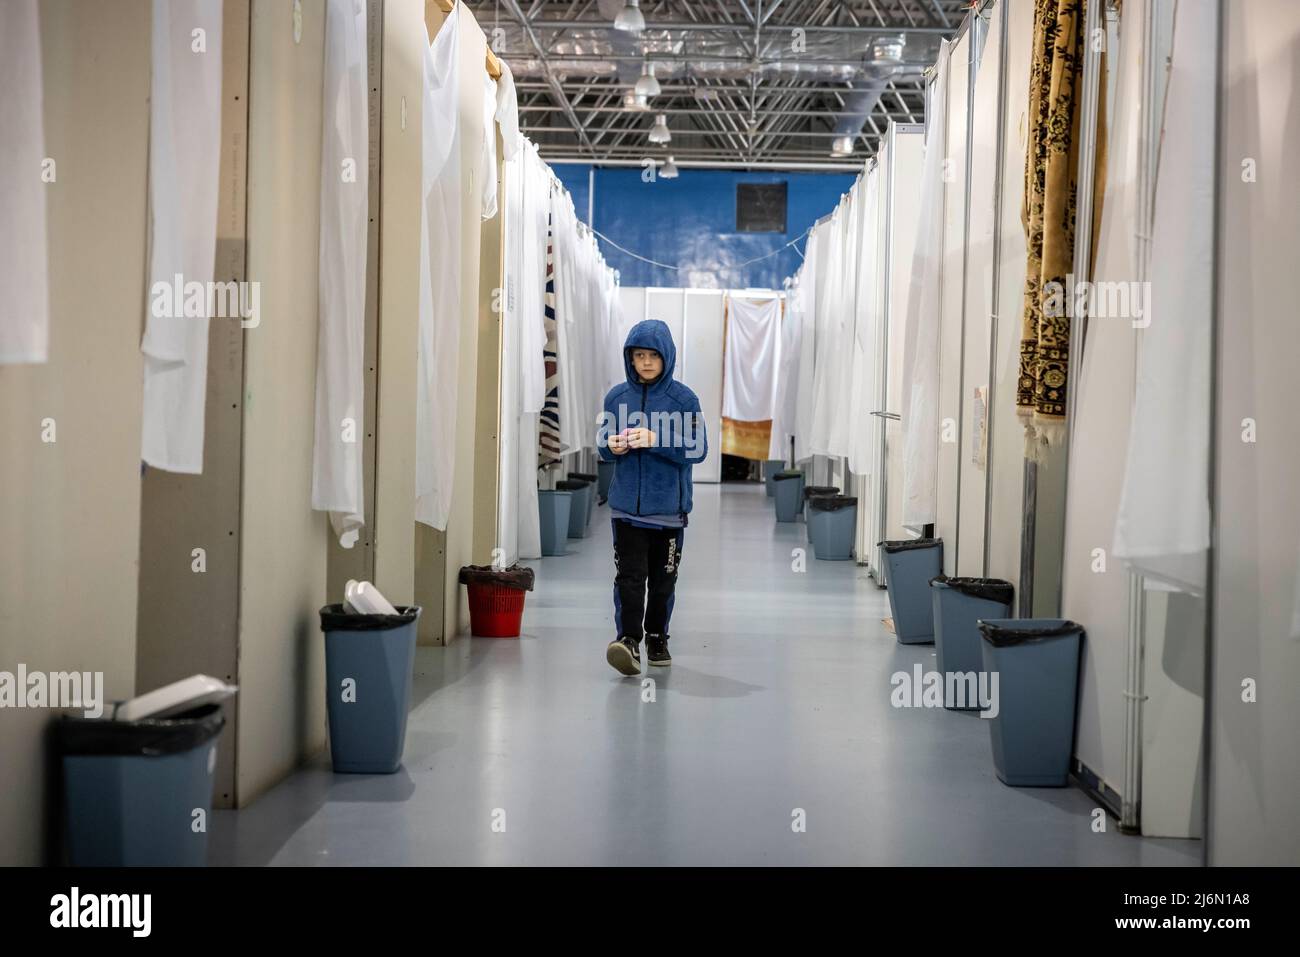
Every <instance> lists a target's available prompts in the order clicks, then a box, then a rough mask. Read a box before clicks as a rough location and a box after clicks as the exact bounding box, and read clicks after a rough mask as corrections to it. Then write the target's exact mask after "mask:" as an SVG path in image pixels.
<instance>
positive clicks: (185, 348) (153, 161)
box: [140, 0, 242, 474]
mask: <svg viewBox="0 0 1300 957" xmlns="http://www.w3.org/2000/svg"><path fill="white" fill-rule="evenodd" d="M221 16H222V3H221V0H154V3H153V37H152V43H151V63H152V69H153V75H152V80H151V82H150V99H149V212H150V237H149V241H150V249H149V297H148V304H147V306H146V318H145V329H144V339H143V341H142V342H141V344H140V349H141V351H142V352H143V353H144V410H143V429H142V436H141V457H142V458H143V459H144V461H145V462H146V463H147V464H149V465H151V466H153V467H154V468H159V469H166V470H167V471H169V472H182V473H187V474H198V473H200V472H202V471H203V424H204V423H203V414H204V406H205V404H206V400H207V384H208V318H209V314H210V309H211V306H212V301H211V298H210V297H209V296H208V290H209V288H210V283H211V282H212V279H213V273H214V270H215V266H216V248H217V202H218V193H219V191H220V172H221ZM200 29H201V30H203V31H204V33H203V34H202V35H201V37H202V40H201V42H202V44H203V46H204V52H201V53H200V52H197V51H196V50H195V49H194V46H193V45H194V44H197V43H199V42H200V40H198V39H196V38H195V37H194V36H193V34H192V32H193V31H195V30H200ZM191 283H198V284H199V286H197V287H191V286H190V284H191ZM177 286H179V287H180V292H179V293H178V290H177ZM187 287H188V288H190V289H193V290H195V291H197V290H198V289H202V290H203V293H202V295H201V296H198V295H194V296H191V295H189V294H186V293H185V290H186V289H187ZM241 298H242V297H241ZM200 301H201V302H202V305H201V306H198V303H199V302H200ZM186 306H188V307H189V308H186ZM187 313H188V314H187ZM238 318H239V317H231V318H227V319H223V320H221V321H223V322H231V321H238Z"/></svg>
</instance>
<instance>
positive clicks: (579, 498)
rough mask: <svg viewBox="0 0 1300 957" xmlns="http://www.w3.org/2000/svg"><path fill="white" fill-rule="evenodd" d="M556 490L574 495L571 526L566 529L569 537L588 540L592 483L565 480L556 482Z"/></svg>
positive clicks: (571, 506) (570, 508) (570, 507)
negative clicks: (588, 511)
mask: <svg viewBox="0 0 1300 957" xmlns="http://www.w3.org/2000/svg"><path fill="white" fill-rule="evenodd" d="M555 488H556V489H557V490H558V491H561V492H572V493H573V500H572V503H571V504H570V505H569V524H568V526H567V528H566V533H567V535H568V537H569V538H586V537H587V510H588V509H589V508H590V507H591V504H590V503H591V493H592V491H593V489H592V485H591V483H590V482H583V481H581V480H579V479H564V480H562V481H559V482H556V483H555Z"/></svg>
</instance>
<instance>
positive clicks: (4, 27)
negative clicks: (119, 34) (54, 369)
mask: <svg viewBox="0 0 1300 957" xmlns="http://www.w3.org/2000/svg"><path fill="white" fill-rule="evenodd" d="M41 90H42V84H41V30H40V13H39V11H38V9H37V0H6V3H5V4H4V5H3V6H2V7H0V130H2V131H3V133H2V134H0V135H3V138H4V139H3V147H2V148H0V223H3V224H4V228H3V229H0V289H3V290H4V295H3V297H0V365H4V364H6V363H18V362H45V361H47V360H48V359H49V341H50V333H49V312H50V308H49V256H48V253H47V251H46V248H45V236H46V216H45V191H46V190H47V189H54V188H56V187H54V186H52V185H50V184H48V183H46V182H45V181H44V179H43V175H42V174H43V172H44V171H43V170H42V168H41V164H42V162H43V160H44V159H45V128H44V121H43V119H42V115H41V109H42V102H43V98H42V94H41Z"/></svg>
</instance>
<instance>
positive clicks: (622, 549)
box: [613, 518, 686, 641]
mask: <svg viewBox="0 0 1300 957" xmlns="http://www.w3.org/2000/svg"><path fill="white" fill-rule="evenodd" d="M613 525H614V569H615V574H614V628H615V629H616V630H617V632H618V634H617V635H616V636H615V637H617V638H635V639H636V640H637V641H640V640H641V639H642V638H643V637H645V636H646V635H666V634H668V621H669V619H670V618H672V615H673V597H674V592H675V590H676V588H677V569H678V567H679V566H680V565H681V560H682V541H683V539H684V538H685V535H686V530H685V529H684V528H640V527H639V526H636V525H633V524H631V523H630V522H624V521H621V520H619V519H617V518H616V519H614V520H613Z"/></svg>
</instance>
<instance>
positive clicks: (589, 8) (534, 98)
mask: <svg viewBox="0 0 1300 957" xmlns="http://www.w3.org/2000/svg"><path fill="white" fill-rule="evenodd" d="M461 2H463V3H466V4H467V6H469V7H470V8H471V9H472V10H473V12H474V13H475V15H476V16H478V17H479V19H480V20H481V21H483V22H484V23H489V22H490V23H491V24H492V26H493V34H494V42H493V49H494V51H495V52H496V53H497V55H498V56H499V57H501V58H502V59H503V60H505V61H507V62H508V63H509V64H510V67H511V70H512V72H513V74H514V77H515V80H516V83H517V87H518V89H519V93H520V113H521V117H523V120H524V129H525V132H527V133H528V135H529V136H531V137H532V138H533V139H534V140H535V141H536V142H537V144H538V146H539V147H540V148H541V150H542V152H543V155H549V156H564V157H574V156H580V155H587V156H590V157H591V158H592V159H594V160H596V161H608V162H616V161H632V160H635V159H637V158H638V157H641V155H642V154H643V153H644V151H645V150H646V149H647V148H648V147H650V145H651V144H650V143H649V140H648V134H649V132H650V130H651V127H652V123H651V119H652V117H654V116H665V115H666V116H667V119H668V122H669V124H670V126H671V129H672V134H673V137H674V146H677V147H678V149H677V154H676V155H677V160H678V161H679V162H686V163H688V164H694V165H698V163H700V162H701V161H705V160H707V159H708V158H709V157H715V158H716V159H717V160H718V161H723V160H726V161H728V162H742V163H751V164H753V165H755V166H762V165H768V164H770V163H772V162H776V161H778V160H785V161H787V162H789V163H792V164H794V165H795V166H800V165H805V164H807V163H816V162H819V161H820V162H821V163H824V164H828V165H831V160H830V154H831V149H832V144H834V146H835V152H836V160H839V161H843V160H845V159H847V160H849V161H857V162H861V160H862V159H863V158H864V157H865V156H867V155H869V154H870V153H871V152H873V151H874V149H875V148H876V145H877V144H878V143H879V139H880V137H881V136H882V135H883V133H884V131H885V130H886V129H887V127H888V124H889V123H890V122H905V123H915V122H918V121H920V120H922V119H923V117H924V109H925V99H924V85H923V81H922V74H923V73H924V71H925V70H926V68H927V67H928V66H929V65H930V64H931V63H933V62H934V60H935V57H936V56H937V53H938V46H939V43H940V42H941V40H942V39H943V38H944V37H945V36H951V35H952V33H953V32H955V30H956V29H957V26H958V24H959V23H960V22H961V20H962V18H963V17H964V16H965V14H966V12H967V9H968V7H969V5H970V0H915V2H912V0H709V2H708V3H701V2H700V0H656V2H655V3H654V4H647V3H632V2H629V0H597V2H596V3H595V4H592V3H584V4H575V3H572V2H567V0H530V2H529V3H522V2H521V0H461ZM619 18H621V19H619ZM616 19H619V25H620V28H619V29H616V28H615V20H616ZM498 27H499V29H497V28H498ZM633 27H641V29H640V30H639V31H638V30H637V29H633ZM656 86H657V87H658V88H659V89H658V92H654V91H653V88H654V87H656ZM634 91H639V92H640V94H641V95H640V96H637V95H636V93H635V92H634ZM639 113H648V114H650V115H649V116H645V117H642V116H639V115H637V114H639ZM679 135H680V136H681V137H682V139H681V141H680V143H679V142H677V139H676V138H677V137H678V136H679ZM659 136H661V132H656V137H659ZM846 147H847V150H848V151H849V152H848V156H847V157H845V156H844V155H843V154H845V152H846ZM834 165H839V166H843V165H844V162H837V163H835V164H834Z"/></svg>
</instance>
